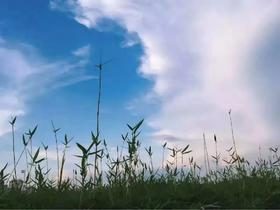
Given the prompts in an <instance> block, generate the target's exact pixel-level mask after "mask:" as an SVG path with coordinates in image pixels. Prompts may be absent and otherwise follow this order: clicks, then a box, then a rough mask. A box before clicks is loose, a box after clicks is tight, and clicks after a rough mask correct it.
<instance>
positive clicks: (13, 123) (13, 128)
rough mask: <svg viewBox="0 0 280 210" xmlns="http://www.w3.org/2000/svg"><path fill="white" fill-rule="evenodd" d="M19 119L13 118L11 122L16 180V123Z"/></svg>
mask: <svg viewBox="0 0 280 210" xmlns="http://www.w3.org/2000/svg"><path fill="white" fill-rule="evenodd" d="M16 120H17V117H16V116H15V117H13V118H12V120H11V121H10V125H11V126H12V140H13V161H14V173H15V179H17V169H16V154H15V123H16Z"/></svg>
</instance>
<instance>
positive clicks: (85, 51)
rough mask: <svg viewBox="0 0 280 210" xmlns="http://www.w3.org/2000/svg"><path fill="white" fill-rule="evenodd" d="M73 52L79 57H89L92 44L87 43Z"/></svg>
mask: <svg viewBox="0 0 280 210" xmlns="http://www.w3.org/2000/svg"><path fill="white" fill-rule="evenodd" d="M72 53H73V55H75V56H77V57H88V56H89V55H90V45H89V44H88V45H85V46H83V47H81V48H79V49H76V50H74V51H73V52H72Z"/></svg>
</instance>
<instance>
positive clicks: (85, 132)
mask: <svg viewBox="0 0 280 210" xmlns="http://www.w3.org/2000/svg"><path fill="white" fill-rule="evenodd" d="M0 13H1V16H0V20H1V25H0V31H1V34H0V35H1V37H2V39H4V40H5V41H6V42H9V43H12V44H11V45H17V44H19V43H24V44H28V45H31V46H32V47H34V48H36V51H37V52H36V53H38V54H39V55H40V56H42V57H44V59H46V60H49V61H51V62H53V61H57V60H64V61H68V62H78V60H79V59H80V58H79V57H75V55H73V52H74V51H76V50H77V49H79V48H82V47H84V46H87V47H88V51H89V52H87V53H89V56H88V58H87V59H88V61H87V63H86V64H85V65H84V66H83V67H82V68H83V69H84V74H86V75H92V76H97V75H98V74H97V73H98V72H97V69H96V68H95V66H94V65H95V64H96V63H97V62H99V57H100V54H101V51H102V56H103V59H104V60H106V59H111V58H113V61H112V62H111V63H110V64H108V65H107V66H106V69H105V71H104V74H103V75H104V81H103V94H102V114H101V121H102V123H101V126H102V131H104V134H103V136H104V138H106V139H115V141H116V139H117V138H119V137H120V134H121V132H122V131H125V125H126V123H129V122H135V121H137V120H139V119H141V118H142V117H144V115H143V114H139V113H137V114H134V113H133V112H132V113H131V112H130V111H129V110H128V109H127V106H128V105H129V102H130V101H131V100H132V99H133V98H134V97H137V96H139V95H141V94H142V93H143V91H145V90H146V89H147V87H149V85H150V84H149V83H150V82H149V81H147V80H145V79H143V78H141V77H140V76H139V75H138V73H137V71H136V69H137V66H138V65H139V62H140V61H139V55H141V53H142V48H141V45H140V44H136V45H134V46H133V47H123V43H124V42H125V40H124V39H125V36H124V34H125V33H126V32H125V30H124V29H122V28H120V27H119V26H117V25H116V24H115V23H113V22H112V21H104V23H103V24H104V25H106V26H107V27H109V28H110V32H109V31H102V32H100V31H97V30H94V29H88V28H86V27H85V26H83V25H81V24H79V23H78V22H76V21H75V20H73V18H71V17H69V15H67V14H64V13H61V12H59V11H54V10H51V9H50V6H49V2H48V1H36V0H34V1H31V2H29V3H28V4H26V2H24V1H17V3H15V2H11V1H8V0H7V1H3V2H1V8H0ZM111 30H113V32H112V31H111ZM14 43H15V44H14ZM10 71H13V70H12V69H11V70H10ZM77 71H78V70H77ZM62 77H63V75H62ZM53 85H54V84H53ZM31 91H35V92H36V90H31ZM96 97H97V80H96V79H95V78H93V79H90V80H84V81H81V82H77V83H75V84H71V85H67V86H66V87H60V88H55V89H54V90H48V88H47V90H46V91H44V93H42V94H39V95H36V96H35V97H31V98H28V100H27V101H26V110H25V111H26V114H24V116H22V117H19V119H18V121H19V123H20V122H22V128H21V129H20V130H19V132H20V131H23V129H28V128H29V127H32V126H34V125H35V124H39V130H38V131H39V132H38V133H39V134H40V133H41V134H42V135H40V138H41V137H42V138H43V139H48V138H49V137H50V135H51V133H50V128H51V127H50V126H51V125H50V121H51V120H54V122H55V124H57V125H58V126H59V127H62V128H63V129H64V132H67V133H69V135H73V136H75V137H77V138H82V139H85V138H87V137H88V136H89V134H90V130H93V131H95V124H96V121H95V113H96ZM11 114H12V113H11ZM105 131H106V132H105ZM112 143H114V142H112Z"/></svg>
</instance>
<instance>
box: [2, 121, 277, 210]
mask: <svg viewBox="0 0 280 210" xmlns="http://www.w3.org/2000/svg"><path fill="white" fill-rule="evenodd" d="M15 119H16V118H14V120H13V121H11V125H12V135H13V136H12V140H13V157H12V160H13V167H12V168H13V169H12V171H11V172H7V164H6V165H5V166H4V167H3V168H2V169H1V170H0V208H18V209H20V208H36V209H38V208H45V209H50V208H98V209H99V208H161V209H163V208H181V209H182V208H232V209H233V208H280V202H279V200H280V181H279V177H280V167H279V156H278V148H270V151H271V153H272V156H271V157H270V158H269V159H264V158H262V157H259V158H258V159H257V160H256V161H255V163H254V164H251V163H249V162H248V161H247V160H245V159H244V158H243V157H240V156H239V155H238V154H237V152H236V145H235V142H234V145H233V147H232V148H230V149H229V150H228V153H229V157H230V160H229V161H226V160H220V153H218V151H217V137H216V135H215V136H214V143H215V155H214V156H212V158H213V160H214V163H215V167H212V169H211V166H210V164H209V158H210V157H209V155H208V151H207V145H206V143H205V138H204V151H205V153H204V155H205V165H204V166H201V165H199V164H198V163H197V162H196V161H195V160H194V158H193V156H192V150H191V149H190V145H187V146H185V147H183V148H170V147H168V145H167V143H165V144H163V145H162V161H161V163H160V165H161V166H160V167H159V168H157V167H155V165H154V163H153V151H152V148H151V147H147V148H145V151H146V153H147V156H148V157H149V158H148V160H147V161H143V159H141V157H140V154H139V149H140V147H141V142H140V141H139V135H140V128H141V125H142V123H143V120H142V121H140V122H139V123H137V124H136V125H134V126H131V125H128V129H129V132H128V133H127V134H125V135H122V142H123V143H122V146H121V147H118V148H117V155H116V156H112V155H111V154H110V153H109V149H108V145H107V143H106V141H105V140H101V139H100V137H99V135H98V134H97V135H95V134H94V133H91V140H90V141H89V144H88V145H82V144H80V143H78V142H77V143H76V146H77V148H78V149H79V151H80V154H76V155H75V156H76V157H78V158H79V160H80V161H79V163H77V164H76V169H74V170H73V177H71V178H70V177H68V178H66V179H65V178H64V179H63V174H64V165H65V162H66V161H67V160H66V153H67V151H68V148H69V147H70V142H72V139H71V138H68V136H67V135H65V136H64V141H63V145H64V146H63V151H62V153H61V156H59V151H58V146H57V143H58V140H57V139H58V136H57V134H58V132H59V129H58V128H55V126H54V125H53V131H54V134H55V135H54V136H55V142H56V149H57V150H56V151H57V169H56V170H57V171H55V172H56V173H55V174H57V175H56V176H57V177H55V179H52V178H50V176H49V175H50V171H51V169H50V168H49V165H48V146H47V145H44V144H43V149H44V150H43V151H41V150H40V148H35V150H34V148H33V145H32V139H33V136H34V135H35V133H36V130H37V126H36V127H35V128H34V129H31V130H29V131H28V132H27V133H25V134H24V135H23V140H22V142H23V146H22V147H23V148H22V152H21V153H20V155H19V157H18V158H17V159H16V157H15V152H14V126H15V122H16V120H15ZM33 150H34V151H33ZM40 151H41V152H42V153H43V154H44V158H39V157H40V155H39V154H40ZM166 151H168V153H169V157H165V156H166V155H165V153H166ZM22 158H25V162H26V170H25V171H24V172H25V173H24V174H25V176H24V178H23V179H22V180H21V179H17V178H18V174H17V173H16V168H17V165H18V163H19V161H20V160H21V159H22ZM221 161H223V162H224V163H225V164H226V165H225V166H223V167H222V166H221ZM1 164H2V163H1ZM203 168H204V169H203ZM213 168H215V169H213ZM92 171H93V172H94V173H90V172H92ZM202 174H203V175H202Z"/></svg>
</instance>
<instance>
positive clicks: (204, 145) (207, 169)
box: [203, 133, 211, 174]
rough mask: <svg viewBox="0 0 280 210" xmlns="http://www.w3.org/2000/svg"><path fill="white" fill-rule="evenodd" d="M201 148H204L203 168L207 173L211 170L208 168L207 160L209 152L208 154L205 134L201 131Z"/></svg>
mask: <svg viewBox="0 0 280 210" xmlns="http://www.w3.org/2000/svg"><path fill="white" fill-rule="evenodd" d="M203 148H204V164H205V170H206V174H208V173H209V172H210V171H211V168H210V162H209V154H208V149H207V144H206V138H205V134H204V133H203Z"/></svg>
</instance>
